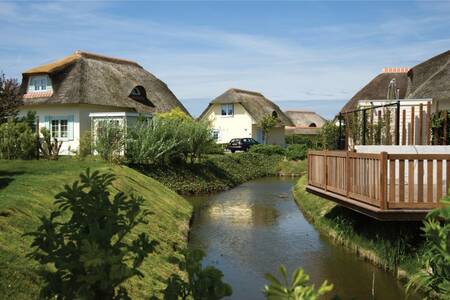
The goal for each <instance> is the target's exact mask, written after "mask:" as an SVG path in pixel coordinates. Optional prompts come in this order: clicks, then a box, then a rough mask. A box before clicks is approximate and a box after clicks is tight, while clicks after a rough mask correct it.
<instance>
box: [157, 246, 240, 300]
mask: <svg viewBox="0 0 450 300" xmlns="http://www.w3.org/2000/svg"><path fill="white" fill-rule="evenodd" d="M183 255H184V259H183V260H181V261H179V260H178V259H175V258H174V262H176V263H178V266H179V268H180V270H183V271H186V272H187V274H188V280H187V281H186V280H184V279H182V278H181V277H180V276H179V275H177V274H173V275H172V276H171V277H170V278H169V279H168V280H167V287H166V289H165V290H164V291H163V294H164V300H178V299H186V298H188V297H189V298H190V299H191V298H192V299H194V300H203V299H208V300H218V299H222V298H224V297H228V296H231V294H232V289H231V286H230V285H228V284H227V283H225V282H223V281H222V278H223V273H222V271H220V270H219V269H217V268H215V267H212V266H207V267H206V268H203V267H202V264H201V261H202V259H203V257H204V256H205V253H204V252H203V251H202V250H199V249H194V250H185V251H184V253H183ZM151 299H158V298H156V297H152V298H151Z"/></svg>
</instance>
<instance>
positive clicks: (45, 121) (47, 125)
mask: <svg viewBox="0 0 450 300" xmlns="http://www.w3.org/2000/svg"><path fill="white" fill-rule="evenodd" d="M51 121H52V117H51V116H45V118H44V123H45V128H47V129H48V130H49V131H51V128H50V123H51Z"/></svg>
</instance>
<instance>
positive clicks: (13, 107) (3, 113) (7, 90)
mask: <svg viewBox="0 0 450 300" xmlns="http://www.w3.org/2000/svg"><path fill="white" fill-rule="evenodd" d="M21 104H22V100H21V98H20V94H19V83H18V82H17V79H12V78H6V77H5V74H3V73H0V124H1V123H4V122H6V121H7V120H8V119H9V118H15V117H16V116H17V113H18V108H19V106H20V105H21Z"/></svg>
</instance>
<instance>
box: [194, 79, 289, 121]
mask: <svg viewBox="0 0 450 300" xmlns="http://www.w3.org/2000/svg"><path fill="white" fill-rule="evenodd" d="M225 103H239V104H241V105H242V106H243V107H244V108H245V110H246V111H247V112H248V113H249V114H250V115H251V116H252V118H253V119H254V120H255V122H256V123H259V122H261V120H262V119H263V118H264V117H265V116H267V115H272V113H273V112H274V111H275V112H276V114H277V115H278V118H279V119H280V123H279V126H294V124H293V123H292V121H291V120H290V119H289V117H288V116H286V115H285V114H284V113H283V111H281V109H280V108H279V107H278V105H276V104H275V103H273V102H272V101H270V100H269V99H267V98H266V97H264V96H263V95H262V94H261V93H258V92H252V91H246V90H241V89H235V88H233V89H229V90H227V91H226V92H225V93H223V94H222V95H220V96H219V97H217V98H215V99H214V100H212V101H211V102H210V103H209V105H208V107H207V108H206V109H205V110H204V111H203V113H202V114H201V115H200V117H199V118H200V119H201V118H203V117H204V116H205V115H206V112H207V111H208V110H209V108H210V107H211V106H212V105H214V104H225Z"/></svg>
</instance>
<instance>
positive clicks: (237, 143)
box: [227, 138, 259, 153]
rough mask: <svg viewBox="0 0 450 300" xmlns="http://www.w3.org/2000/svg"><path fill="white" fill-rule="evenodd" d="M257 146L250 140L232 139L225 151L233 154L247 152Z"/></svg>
mask: <svg viewBox="0 0 450 300" xmlns="http://www.w3.org/2000/svg"><path fill="white" fill-rule="evenodd" d="M257 144H259V143H258V142H257V141H255V140H254V139H252V138H243V139H232V140H231V141H230V143H229V144H228V146H227V149H228V150H230V151H231V153H234V152H236V151H247V150H248V149H249V148H250V147H251V146H253V145H257Z"/></svg>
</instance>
